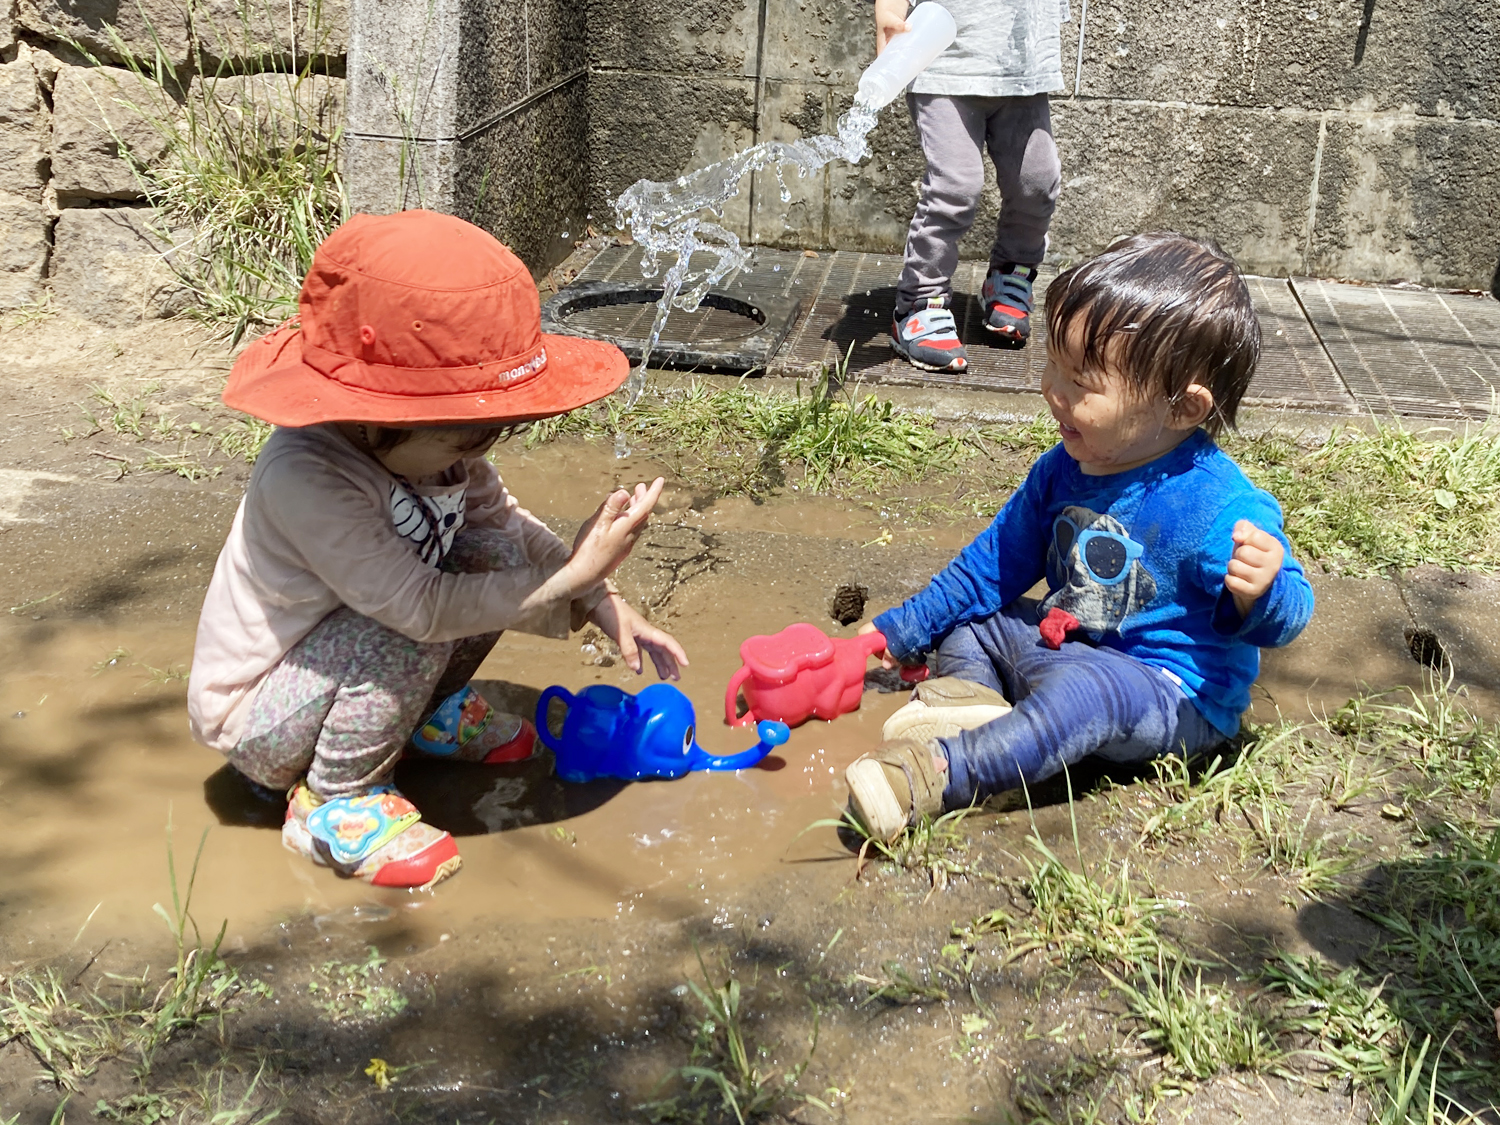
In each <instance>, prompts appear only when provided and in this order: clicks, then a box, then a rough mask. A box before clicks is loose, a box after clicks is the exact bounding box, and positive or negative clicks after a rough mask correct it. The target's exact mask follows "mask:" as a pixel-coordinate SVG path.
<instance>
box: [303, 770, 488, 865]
mask: <svg viewBox="0 0 1500 1125" xmlns="http://www.w3.org/2000/svg"><path fill="white" fill-rule="evenodd" d="M281 843H282V845H283V846H284V847H285V848H286V849H287V850H288V851H293V852H296V853H297V854H298V855H305V856H307V858H308V859H310V860H312V861H313V862H314V863H316V864H318V865H319V866H320V867H329V868H332V869H333V870H334V872H335V873H337V874H339V875H341V876H343V877H344V878H346V879H363V880H364V881H365V882H366V883H370V884H372V885H374V886H377V887H415V888H419V889H421V890H426V889H427V888H428V887H431V886H433V885H434V884H437V883H441V882H442V881H443V880H444V879H446V878H448V876H450V875H452V874H453V873H454V872H456V871H457V870H458V869H459V868H460V867H462V866H463V860H462V859H460V858H459V855H458V845H457V844H455V843H454V842H453V837H452V836H450V835H448V833H446V832H443V831H441V830H440V829H437V828H434V827H432V825H430V824H424V823H423V822H422V814H421V813H419V812H417V810H416V806H414V805H413V804H412V803H411V802H410V801H408V800H407V799H406V798H405V797H403V796H401V794H400V793H398V792H396V790H395V789H393V788H391V787H390V786H389V785H377V786H376V787H375V788H373V789H371V790H370V791H369V792H368V793H362V794H360V795H359V796H358V797H335V798H333V799H331V800H327V801H325V800H324V799H323V798H321V797H319V796H318V795H317V794H316V793H314V792H313V791H312V790H311V789H309V788H308V787H307V782H306V781H299V782H297V784H296V785H295V786H293V788H292V791H291V793H289V794H288V795H287V806H286V823H285V824H283V825H282V827H281Z"/></svg>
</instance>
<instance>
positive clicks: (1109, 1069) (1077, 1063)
mask: <svg viewBox="0 0 1500 1125" xmlns="http://www.w3.org/2000/svg"><path fill="white" fill-rule="evenodd" d="M1128 1082H1129V1079H1128V1076H1127V1071H1126V1066H1125V1060H1124V1059H1122V1058H1121V1057H1120V1056H1119V1055H1118V1054H1117V1053H1115V1052H1113V1051H1109V1052H1100V1053H1093V1052H1090V1053H1086V1054H1082V1055H1069V1056H1068V1057H1067V1058H1066V1059H1065V1060H1064V1061H1063V1063H1062V1065H1061V1066H1057V1067H1053V1068H1052V1069H1050V1070H1047V1071H1045V1072H1042V1073H1035V1072H1024V1071H1023V1072H1022V1073H1021V1074H1018V1075H1017V1076H1016V1081H1015V1086H1014V1087H1013V1093H1012V1097H1013V1098H1014V1100H1015V1104H1016V1109H1017V1110H1019V1111H1020V1118H1019V1120H1020V1122H1021V1123H1022V1125H1097V1123H1098V1122H1101V1121H1115V1120H1119V1119H1120V1117H1121V1114H1119V1113H1117V1112H1115V1110H1116V1108H1117V1107H1116V1106H1115V1105H1114V1104H1112V1103H1113V1102H1120V1101H1124V1100H1125V1098H1123V1097H1122V1096H1121V1095H1122V1094H1123V1093H1124V1089H1123V1087H1125V1086H1126V1085H1127V1084H1128ZM1153 1101H1154V1099H1153ZM1118 1108H1119V1109H1123V1110H1124V1111H1125V1112H1124V1113H1123V1117H1124V1119H1125V1120H1127V1121H1145V1120H1149V1119H1150V1114H1149V1112H1141V1109H1143V1108H1144V1107H1139V1106H1130V1105H1125V1106H1119V1107H1118ZM1132 1109H1135V1110H1136V1112H1135V1113H1131V1112H1130V1111H1131V1110H1132Z"/></svg>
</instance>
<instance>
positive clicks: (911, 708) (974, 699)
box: [880, 676, 1010, 742]
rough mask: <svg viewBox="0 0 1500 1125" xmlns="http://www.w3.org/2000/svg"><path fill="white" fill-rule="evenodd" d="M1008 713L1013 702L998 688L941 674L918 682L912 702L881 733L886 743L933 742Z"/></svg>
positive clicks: (890, 720)
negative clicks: (905, 741) (896, 741)
mask: <svg viewBox="0 0 1500 1125" xmlns="http://www.w3.org/2000/svg"><path fill="white" fill-rule="evenodd" d="M1008 714H1010V704H1009V703H1007V702H1006V701H1005V696H1003V695H1001V694H1000V693H999V692H998V691H995V690H993V689H992V688H987V687H985V686H984V685H983V684H976V683H974V682H973V681H972V680H961V679H959V678H958V677H957V676H938V677H936V678H934V679H930V680H925V681H924V682H922V683H920V684H918V685H917V686H916V690H915V691H913V692H912V699H911V702H910V703H908V704H907V705H906V706H905V707H902V708H901V709H900V710H899V711H897V712H896V713H895V714H893V715H892V716H891V717H890V718H889V719H887V720H886V721H885V726H884V727H883V728H882V730H881V732H880V733H881V735H882V737H884V738H885V740H886V741H887V742H890V741H894V740H896V739H903V738H905V739H913V740H915V741H917V742H931V741H932V740H933V739H936V738H952V737H953V736H954V735H955V734H958V733H959V732H960V731H966V730H973V729H974V728H975V727H982V726H984V724H985V723H992V722H994V721H995V720H996V719H998V718H1000V717H1001V716H1002V715H1008Z"/></svg>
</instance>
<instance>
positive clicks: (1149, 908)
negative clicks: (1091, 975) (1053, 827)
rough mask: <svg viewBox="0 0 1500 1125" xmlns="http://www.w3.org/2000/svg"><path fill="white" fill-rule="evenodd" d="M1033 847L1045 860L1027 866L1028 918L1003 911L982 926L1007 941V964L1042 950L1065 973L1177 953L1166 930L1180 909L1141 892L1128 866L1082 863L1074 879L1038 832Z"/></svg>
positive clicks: (984, 920) (1023, 883) (1029, 861)
mask: <svg viewBox="0 0 1500 1125" xmlns="http://www.w3.org/2000/svg"><path fill="white" fill-rule="evenodd" d="M1027 842H1028V843H1029V844H1030V845H1031V847H1032V849H1033V850H1034V851H1036V852H1037V853H1038V855H1039V857H1040V862H1038V861H1037V860H1034V859H1031V858H1030V857H1027V858H1026V860H1025V862H1026V866H1027V867H1028V868H1029V869H1030V874H1029V875H1028V876H1027V877H1026V878H1025V879H1023V880H1022V881H1021V890H1022V891H1023V892H1024V893H1025V895H1026V897H1027V898H1028V899H1030V901H1031V910H1030V912H1029V913H1028V914H1027V915H1026V916H1025V917H1024V918H1021V919H1012V918H1010V917H1009V916H1008V915H1005V914H1004V912H1001V911H996V912H992V913H991V914H990V915H985V916H981V918H982V921H981V919H976V922H979V923H980V924H981V926H989V925H993V926H994V927H995V928H996V929H997V930H999V931H1000V932H1002V933H1004V934H1005V937H1006V940H1007V942H1008V943H1009V945H1010V949H1009V951H1008V952H1007V954H1006V956H1005V958H1004V960H1005V961H1007V962H1008V961H1014V960H1017V959H1019V958H1021V957H1024V956H1026V955H1027V954H1028V953H1031V952H1033V951H1036V950H1040V951H1043V952H1045V953H1046V954H1047V955H1048V957H1049V958H1050V959H1051V960H1052V961H1053V962H1054V963H1055V964H1059V965H1062V966H1071V965H1076V964H1078V963H1080V962H1082V961H1085V960H1087V961H1092V962H1094V963H1095V964H1099V965H1105V964H1117V965H1133V964H1135V963H1137V962H1140V961H1144V960H1154V959H1155V958H1157V957H1158V956H1160V955H1162V954H1163V952H1164V951H1165V952H1173V953H1175V952H1176V947H1175V945H1174V944H1173V943H1172V942H1171V940H1170V939H1169V938H1167V937H1166V936H1165V935H1164V934H1163V933H1162V929H1161V923H1162V922H1163V921H1164V920H1165V919H1167V918H1170V917H1173V916H1174V915H1176V914H1178V913H1179V912H1180V909H1181V906H1182V904H1181V903H1179V902H1176V901H1174V900H1171V899H1164V898H1158V897H1156V896H1154V895H1148V894H1142V893H1141V892H1139V891H1138V890H1137V889H1136V888H1135V887H1134V886H1133V885H1132V884H1131V881H1130V862H1129V860H1126V861H1125V862H1123V863H1121V864H1120V865H1119V867H1117V868H1116V867H1113V866H1112V865H1110V864H1109V863H1107V862H1106V863H1103V864H1098V865H1094V866H1089V865H1086V864H1084V863H1083V861H1082V858H1081V856H1080V858H1079V867H1080V870H1078V871H1075V870H1073V869H1072V868H1071V867H1069V866H1068V865H1067V864H1065V863H1064V862H1063V861H1062V860H1061V859H1059V858H1058V857H1057V855H1056V854H1055V853H1054V852H1053V851H1052V849H1051V848H1049V847H1048V846H1047V845H1046V844H1045V843H1044V842H1043V841H1042V838H1041V837H1040V836H1039V835H1037V834H1036V833H1035V832H1033V834H1032V835H1031V837H1030V838H1029V839H1028V841H1027Z"/></svg>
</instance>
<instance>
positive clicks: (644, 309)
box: [562, 289, 764, 344]
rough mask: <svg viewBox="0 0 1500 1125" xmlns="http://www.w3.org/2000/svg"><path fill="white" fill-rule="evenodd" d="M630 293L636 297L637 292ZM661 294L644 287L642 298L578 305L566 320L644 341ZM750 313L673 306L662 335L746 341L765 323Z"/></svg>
mask: <svg viewBox="0 0 1500 1125" xmlns="http://www.w3.org/2000/svg"><path fill="white" fill-rule="evenodd" d="M628 295H629V296H631V297H634V296H636V294H634V293H631V294H628ZM660 295H661V290H659V289H658V290H655V291H652V290H641V291H640V293H639V300H632V301H628V302H621V303H612V304H601V305H592V306H588V305H580V306H575V307H574V308H572V309H569V310H565V311H564V313H563V316H562V323H563V325H564V326H565V328H567V329H569V330H572V331H580V330H581V331H587V332H590V333H598V334H599V335H601V336H607V337H615V338H625V339H642V340H644V339H645V337H646V336H647V335H648V334H649V333H650V331H651V321H652V319H653V318H654V317H655V316H656V299H657V298H658V297H659V296H660ZM621 296H626V294H621ZM750 313H751V310H750V308H749V307H748V306H744V305H737V307H735V308H720V307H711V306H710V305H709V304H708V302H706V301H705V302H704V303H703V304H702V305H701V306H699V307H698V308H697V309H696V310H694V311H693V312H684V311H683V310H682V309H673V310H672V312H671V314H670V315H669V316H668V317H667V323H666V326H665V327H664V328H663V329H662V333H661V338H662V339H663V340H672V341H674V342H682V343H694V344H712V343H720V342H729V341H734V340H743V339H745V338H746V337H747V336H752V335H754V334H755V333H756V332H759V331H760V330H761V328H762V327H763V326H764V325H763V321H762V320H757V319H756V318H755V317H754V316H752V315H750Z"/></svg>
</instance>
